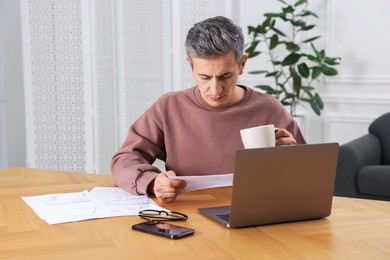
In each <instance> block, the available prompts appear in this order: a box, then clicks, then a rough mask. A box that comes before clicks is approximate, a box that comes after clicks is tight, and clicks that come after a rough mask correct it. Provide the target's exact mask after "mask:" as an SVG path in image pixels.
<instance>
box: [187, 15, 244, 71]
mask: <svg viewBox="0 0 390 260" xmlns="http://www.w3.org/2000/svg"><path fill="white" fill-rule="evenodd" d="M185 48H186V53H187V56H188V57H189V58H192V57H196V58H202V59H207V58H212V57H215V56H219V55H224V54H226V53H228V52H230V51H233V52H234V54H235V57H236V61H237V63H238V64H240V62H241V59H242V56H243V54H244V35H243V34H242V29H241V27H239V26H237V25H235V24H234V23H233V21H232V20H230V19H229V18H226V17H223V16H217V17H213V18H209V19H206V20H204V21H202V22H199V23H196V24H195V25H194V26H193V27H192V28H191V29H190V30H189V31H188V34H187V38H186V42H185Z"/></svg>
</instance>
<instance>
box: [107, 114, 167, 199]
mask: <svg viewBox="0 0 390 260" xmlns="http://www.w3.org/2000/svg"><path fill="white" fill-rule="evenodd" d="M156 158H159V159H162V160H164V159H165V149H164V135H163V131H162V129H161V127H160V126H159V124H158V123H157V122H156V120H154V119H153V117H151V116H150V114H148V111H147V112H145V113H144V114H142V115H141V117H140V118H139V119H137V121H135V122H134V124H133V125H132V126H131V127H130V129H129V132H128V135H127V137H126V139H125V141H124V143H123V145H122V147H121V148H120V149H119V151H118V152H117V153H116V154H115V155H114V156H113V158H112V161H111V174H112V177H113V179H114V181H115V183H116V184H117V185H118V186H119V187H120V188H122V189H123V190H126V191H128V192H130V193H132V194H147V187H148V185H149V184H150V183H151V182H152V181H153V180H154V179H155V178H156V176H157V174H158V173H160V172H161V171H160V170H159V169H158V168H157V167H155V166H153V165H152V164H153V162H154V161H155V160H156Z"/></svg>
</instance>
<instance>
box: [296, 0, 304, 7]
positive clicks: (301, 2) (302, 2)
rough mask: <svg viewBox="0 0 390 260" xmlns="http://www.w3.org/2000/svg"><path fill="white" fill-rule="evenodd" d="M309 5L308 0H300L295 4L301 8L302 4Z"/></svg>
mask: <svg viewBox="0 0 390 260" xmlns="http://www.w3.org/2000/svg"><path fill="white" fill-rule="evenodd" d="M306 3H307V0H299V1H298V2H296V3H295V5H294V6H295V7H297V6H299V5H302V4H306Z"/></svg>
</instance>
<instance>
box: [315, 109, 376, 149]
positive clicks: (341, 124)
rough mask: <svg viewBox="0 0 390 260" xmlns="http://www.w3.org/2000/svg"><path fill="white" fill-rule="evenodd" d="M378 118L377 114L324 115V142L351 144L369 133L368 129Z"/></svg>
mask: <svg viewBox="0 0 390 260" xmlns="http://www.w3.org/2000/svg"><path fill="white" fill-rule="evenodd" d="M376 117H377V115H376V114H362V115H359V116H357V115H356V114H352V113H349V114H348V113H342V114H325V115H324V127H323V129H324V131H323V133H324V136H323V139H324V142H339V143H340V144H343V143H346V142H349V141H351V140H354V139H356V138H359V137H360V136H363V135H365V134H367V133H368V127H369V125H370V124H371V123H372V121H373V120H374V119H375V118H376Z"/></svg>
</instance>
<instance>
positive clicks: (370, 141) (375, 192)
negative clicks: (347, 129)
mask: <svg viewBox="0 0 390 260" xmlns="http://www.w3.org/2000/svg"><path fill="white" fill-rule="evenodd" d="M368 132H369V133H368V134H366V135H364V136H362V137H360V138H358V139H355V140H353V141H351V142H349V143H347V144H344V145H341V146H340V149H339V159H338V165H337V174H336V183H335V191H334V195H336V196H344V197H354V198H366V199H378V200H388V201H390V113H386V114H384V115H382V116H380V117H379V118H377V119H375V120H374V121H373V122H372V123H371V125H370V127H369V129H368Z"/></svg>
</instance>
